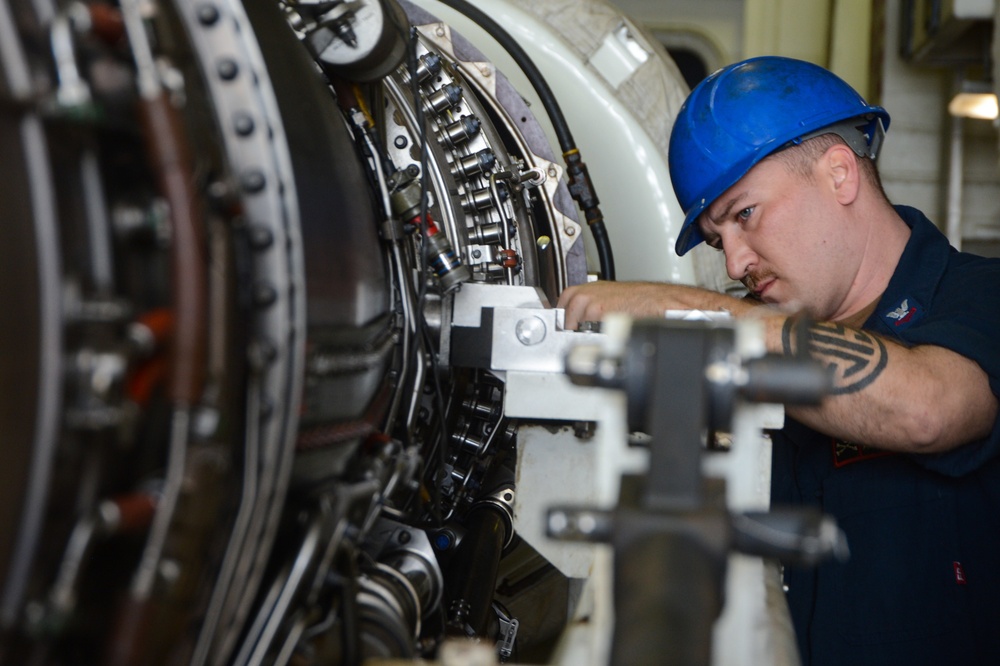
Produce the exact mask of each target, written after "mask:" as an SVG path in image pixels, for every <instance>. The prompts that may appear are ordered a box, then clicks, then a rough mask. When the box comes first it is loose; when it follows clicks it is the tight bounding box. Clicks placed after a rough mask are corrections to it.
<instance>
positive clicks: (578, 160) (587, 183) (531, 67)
mask: <svg viewBox="0 0 1000 666" xmlns="http://www.w3.org/2000/svg"><path fill="white" fill-rule="evenodd" d="M439 2H440V3H441V4H443V5H446V6H448V7H451V8H452V9H454V10H455V11H457V12H460V13H462V14H464V15H465V16H467V17H469V18H470V19H472V20H473V21H475V22H476V23H477V24H479V26H480V27H481V28H483V29H484V30H485V31H486V32H487V33H489V35H490V36H491V37H492V38H493V39H495V40H496V41H497V43H498V44H500V46H501V47H503V49H504V50H506V51H507V53H509V54H510V56H511V57H512V58H513V59H514V62H516V63H517V64H518V66H519V67H520V68H521V70H522V71H523V72H524V74H525V76H527V77H528V81H529V82H530V83H531V85H532V87H533V88H534V89H535V92H536V93H538V97H539V98H540V99H541V102H542V106H543V107H544V108H545V113H546V114H547V115H548V116H549V120H551V121H552V127H553V128H554V129H555V132H556V139H557V140H558V141H559V148H560V149H561V150H562V151H563V159H565V160H566V176H567V178H568V179H569V192H570V194H571V195H572V196H573V199H574V200H575V201H576V202H577V204H578V205H579V206H580V209H581V210H582V211H583V214H584V218H585V219H586V220H587V226H588V227H590V231H591V234H593V237H594V243H595V245H596V246H597V255H598V258H599V260H600V263H601V279H603V280H614V279H615V260H614V255H613V253H612V251H611V241H610V239H609V238H608V232H607V228H606V227H605V225H604V215H603V213H601V209H600V201H599V200H598V198H597V193H596V192H595V191H594V184H593V183H592V182H591V180H590V173H589V172H588V171H587V165H586V164H584V162H583V158H582V157H581V156H580V149H579V148H577V146H576V141H575V140H574V139H573V133H572V132H571V131H570V129H569V125H568V124H567V122H566V117H565V116H564V115H563V113H562V109H561V108H560V107H559V103H558V102H557V101H556V98H555V95H553V94H552V90H551V89H550V88H549V84H548V83H547V82H546V81H545V78H544V77H543V76H542V73H541V72H540V71H539V70H538V67H536V66H535V63H534V62H533V61H532V60H531V58H530V57H529V56H528V54H527V53H526V52H525V51H524V49H523V48H521V45H520V44H518V43H517V42H516V41H515V40H514V38H513V37H511V35H510V33H509V32H507V31H506V30H505V29H504V28H503V27H502V26H501V25H500V24H499V23H497V22H496V21H495V20H493V19H492V18H490V17H489V16H488V15H487V14H486V13H484V12H483V11H482V10H480V9H477V8H476V7H474V6H472V4H470V3H469V2H467V1H466V0H439Z"/></svg>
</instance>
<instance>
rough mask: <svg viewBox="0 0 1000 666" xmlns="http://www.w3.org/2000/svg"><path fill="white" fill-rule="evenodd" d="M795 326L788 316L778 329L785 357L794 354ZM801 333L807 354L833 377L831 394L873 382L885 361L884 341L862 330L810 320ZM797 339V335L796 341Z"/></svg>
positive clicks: (855, 389)
mask: <svg viewBox="0 0 1000 666" xmlns="http://www.w3.org/2000/svg"><path fill="white" fill-rule="evenodd" d="M795 328H796V320H795V319H794V318H792V317H789V318H788V319H787V320H786V321H785V325H784V326H783V327H782V329H781V345H782V348H783V350H784V352H785V354H787V355H789V356H791V355H793V354H794V353H795V352H794V350H793V345H792V341H793V339H795V338H796V336H795V333H796V331H795ZM800 335H801V334H800ZM804 335H805V338H806V340H807V341H808V350H809V354H810V356H812V357H813V358H814V359H816V360H817V361H819V362H820V363H822V364H824V365H825V366H826V368H827V370H829V372H830V373H831V375H832V376H833V389H832V390H831V391H830V393H831V394H832V395H843V394H845V393H857V392H858V391H860V390H862V389H863V388H865V387H866V386H868V385H869V384H871V383H872V382H873V381H875V379H876V378H877V377H878V376H879V375H880V374H882V371H883V370H884V369H885V366H886V363H887V362H888V361H889V353H888V351H887V350H886V348H885V344H884V343H883V342H882V341H881V340H880V339H879V338H877V337H876V336H874V335H869V334H868V333H865V332H864V331H859V330H856V329H851V328H846V327H844V326H841V325H840V324H835V323H831V322H810V323H808V324H807V325H805V327H804ZM801 339H802V337H798V341H800V340H801ZM798 341H797V342H796V344H798Z"/></svg>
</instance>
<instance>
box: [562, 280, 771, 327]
mask: <svg viewBox="0 0 1000 666" xmlns="http://www.w3.org/2000/svg"><path fill="white" fill-rule="evenodd" d="M754 305H755V304H753V303H749V302H744V301H741V300H740V299H737V298H733V297H731V296H726V295H725V294H719V293H716V292H714V291H707V290H705V289H698V288H697V287H687V286H683V285H677V284H665V283H662V282H602V281H598V282H588V283H587V284H579V285H575V286H572V287H567V288H566V289H565V290H564V291H563V292H562V294H560V296H559V302H558V303H557V304H556V307H560V308H564V309H565V310H566V324H565V325H566V330H568V331H574V330H576V328H577V326H579V324H580V322H582V321H600V320H602V319H603V318H604V316H605V315H607V314H608V313H609V312H623V313H625V314H628V315H631V316H633V317H635V318H643V317H662V316H663V313H664V312H666V311H667V310H727V311H729V312H731V313H733V314H734V315H738V314H742V313H744V312H746V311H748V310H750V309H752V308H753V307H754Z"/></svg>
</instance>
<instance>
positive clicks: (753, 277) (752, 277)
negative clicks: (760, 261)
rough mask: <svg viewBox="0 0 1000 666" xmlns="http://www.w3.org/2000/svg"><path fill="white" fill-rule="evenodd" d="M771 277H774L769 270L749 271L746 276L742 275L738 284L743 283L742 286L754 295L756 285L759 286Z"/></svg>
mask: <svg viewBox="0 0 1000 666" xmlns="http://www.w3.org/2000/svg"><path fill="white" fill-rule="evenodd" d="M773 277H774V272H773V271H769V270H764V271H751V272H749V273H747V274H746V275H744V276H743V279H741V280H740V282H742V283H743V286H744V287H746V288H747V290H748V291H750V293H756V292H757V286H758V285H760V284H761V283H762V282H765V281H767V280H770V279H771V278H773Z"/></svg>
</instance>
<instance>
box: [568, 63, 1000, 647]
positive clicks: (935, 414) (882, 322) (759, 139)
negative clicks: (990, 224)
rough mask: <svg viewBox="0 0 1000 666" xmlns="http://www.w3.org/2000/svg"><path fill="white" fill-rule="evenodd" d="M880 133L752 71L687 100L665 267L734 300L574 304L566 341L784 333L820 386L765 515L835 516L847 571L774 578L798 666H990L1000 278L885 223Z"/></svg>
mask: <svg viewBox="0 0 1000 666" xmlns="http://www.w3.org/2000/svg"><path fill="white" fill-rule="evenodd" d="M888 122H889V117H888V114H887V113H886V112H885V110H884V109H882V108H880V107H877V106H870V105H868V104H867V103H866V102H865V101H864V100H863V99H862V98H861V97H860V96H859V95H858V94H857V93H856V92H855V91H854V90H852V89H851V88H850V87H849V86H848V85H847V84H846V83H844V82H843V81H842V80H840V79H839V78H837V77H836V76H834V75H833V74H832V73H830V72H828V71H826V70H825V69H822V68H820V67H817V66H815V65H811V64H809V63H805V62H800V61H797V60H791V59H787V58H778V57H763V58H755V59H751V60H748V61H745V62H742V63H738V64H736V65H732V66H729V67H727V68H725V69H722V70H720V71H719V72H716V73H715V74H713V75H712V76H710V77H709V78H708V79H706V80H705V81H703V82H702V83H701V84H700V85H699V86H698V87H696V88H695V90H694V91H692V93H691V95H690V97H689V98H688V100H687V101H686V102H685V105H684V106H683V107H682V108H681V110H680V113H679V115H678V118H677V121H676V123H675V126H674V129H673V132H672V134H671V141H670V156H669V158H670V173H671V178H672V179H673V183H674V189H675V192H676V194H677V197H678V200H679V201H680V203H681V206H682V208H683V209H684V211H685V215H686V217H685V220H684V224H683V227H682V231H681V233H680V237H679V239H678V240H677V244H676V248H675V249H676V251H677V252H678V254H684V253H685V252H687V251H688V250H689V249H691V247H693V246H695V245H697V244H698V243H699V242H702V241H704V242H707V243H708V244H709V245H711V246H712V247H715V248H717V249H719V250H722V251H723V252H724V253H725V258H726V267H727V272H728V273H729V275H730V276H731V277H732V278H733V279H738V280H741V281H742V282H743V284H744V285H746V287H747V289H748V290H749V292H750V296H749V297H748V298H746V299H737V298H733V297H729V296H726V295H722V294H717V293H714V292H709V291H705V290H701V289H697V288H693V287H686V286H680V285H666V284H656V283H613V282H608V283H601V282H597V283H592V284H587V285H580V286H575V287H570V288H568V289H566V290H565V292H563V294H562V296H561V297H560V299H559V307H563V308H565V310H566V325H567V327H568V328H574V327H575V326H576V325H577V323H578V322H580V321H585V320H598V319H600V318H601V317H602V316H603V315H604V314H605V313H607V312H610V311H623V312H627V313H630V314H632V315H633V316H662V313H663V311H664V310H667V309H689V308H696V309H701V310H728V311H729V312H731V313H732V314H733V315H734V316H736V317H760V318H761V319H763V321H764V322H765V324H766V330H767V342H768V347H769V349H770V350H771V351H774V352H779V353H786V354H792V353H795V352H796V349H795V346H796V342H795V340H796V339H797V338H796V336H795V335H794V334H793V329H794V327H795V326H796V322H801V321H803V320H804V321H805V323H806V326H808V329H807V331H808V338H809V349H808V351H809V353H810V354H811V355H812V356H813V357H814V358H816V359H818V360H819V361H820V362H822V363H824V364H825V365H827V366H828V367H829V368H830V369H831V372H832V373H833V375H834V389H833V393H832V395H830V396H829V397H828V398H826V399H825V400H824V402H823V403H822V405H820V406H818V407H794V406H788V407H787V409H786V425H785V427H784V429H783V430H781V431H780V432H778V433H775V436H774V441H773V451H774V453H773V461H772V489H771V490H772V501H773V503H775V504H787V503H794V504H810V505H816V506H819V507H821V508H822V509H823V510H824V511H825V512H826V513H828V514H830V515H832V516H834V517H835V518H836V519H837V521H838V524H839V525H840V527H841V528H842V529H843V530H844V531H845V533H846V535H847V539H848V544H849V546H850V549H851V557H850V559H849V561H847V562H845V563H840V562H829V563H824V564H823V565H821V566H819V567H816V568H814V569H793V568H791V567H789V568H786V570H785V583H786V585H787V587H788V601H789V607H790V609H791V612H792V618H793V621H794V624H795V629H796V635H797V639H798V644H799V649H800V653H801V656H802V661H803V663H804V664H843V665H846V664H850V665H851V666H857V665H858V664H880V665H881V664H908V665H910V666H912V665H913V664H946V663H947V664H996V663H1000V424H998V419H997V412H998V407H997V405H998V400H997V396H998V395H1000V339H998V338H1000V260H993V259H983V258H980V257H975V256H972V255H968V254H963V253H960V252H957V251H955V250H954V249H952V248H950V246H949V245H948V242H947V239H946V238H945V237H944V236H943V235H942V234H941V233H940V232H939V231H938V230H937V229H936V228H935V227H934V225H933V224H932V223H931V222H930V221H929V220H928V219H927V218H926V217H925V216H924V215H923V214H922V213H921V212H919V211H917V210H915V209H913V208H908V207H903V206H897V207H894V206H893V205H891V204H890V203H889V201H888V199H887V198H886V196H885V194H884V192H883V190H882V186H881V183H880V180H879V177H878V173H877V170H876V168H875V164H874V160H875V157H876V154H877V151H878V148H879V145H880V143H881V140H882V136H883V131H884V128H885V127H886V126H887V125H888Z"/></svg>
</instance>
